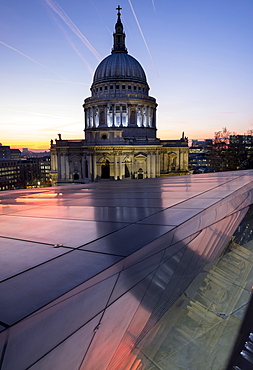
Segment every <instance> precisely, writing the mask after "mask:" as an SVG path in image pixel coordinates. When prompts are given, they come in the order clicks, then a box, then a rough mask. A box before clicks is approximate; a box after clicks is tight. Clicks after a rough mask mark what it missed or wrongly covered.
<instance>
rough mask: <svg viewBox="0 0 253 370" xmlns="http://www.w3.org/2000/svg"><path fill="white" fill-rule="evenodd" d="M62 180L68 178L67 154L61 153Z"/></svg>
mask: <svg viewBox="0 0 253 370" xmlns="http://www.w3.org/2000/svg"><path fill="white" fill-rule="evenodd" d="M60 157H61V178H62V179H65V178H66V170H65V154H63V153H61V156H60Z"/></svg>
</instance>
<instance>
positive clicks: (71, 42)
mask: <svg viewBox="0 0 253 370" xmlns="http://www.w3.org/2000/svg"><path fill="white" fill-rule="evenodd" d="M56 21H57V20H56ZM57 24H58V25H59V27H60V28H61V30H62V32H63V33H64V35H65V37H66V39H67V41H68V43H69V44H70V46H71V47H72V48H73V50H74V51H75V52H76V54H77V55H78V56H79V58H81V60H82V61H83V62H84V63H85V65H86V67H87V69H88V71H89V72H90V74H91V75H92V76H93V73H94V70H93V68H92V67H91V66H90V64H89V63H88V62H87V60H86V59H85V58H84V57H83V56H82V54H81V53H80V52H79V50H78V49H77V47H76V46H75V44H74V43H73V41H72V40H71V39H70V37H69V36H68V35H67V33H66V31H65V30H64V28H63V27H62V26H61V24H60V23H59V22H58V21H57Z"/></svg>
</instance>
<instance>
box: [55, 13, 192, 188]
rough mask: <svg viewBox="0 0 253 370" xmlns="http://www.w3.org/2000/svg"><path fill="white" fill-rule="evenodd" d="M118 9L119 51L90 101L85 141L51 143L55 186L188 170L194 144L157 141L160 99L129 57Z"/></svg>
mask: <svg viewBox="0 0 253 370" xmlns="http://www.w3.org/2000/svg"><path fill="white" fill-rule="evenodd" d="M120 10H121V8H120V7H118V8H117V12H118V13H117V22H116V25H115V32H114V34H113V48H112V52H111V54H110V55H109V56H107V57H106V58H104V59H103V60H102V61H101V62H100V64H99V65H98V67H97V69H96V71H95V73H94V77H93V82H92V85H91V89H90V90H91V96H90V97H88V98H87V99H85V101H84V104H83V107H84V113H85V140H63V139H62V138H61V136H59V140H56V141H55V144H54V143H53V142H51V162H52V175H53V179H54V182H55V183H56V182H59V183H64V182H72V181H77V182H84V181H85V182H86V181H94V180H98V179H100V178H110V179H115V180H121V179H124V178H131V179H134V178H152V177H153V178H154V177H159V176H160V175H161V174H162V175H170V174H174V173H176V174H177V173H180V174H184V173H187V171H188V143H187V139H185V137H184V134H183V135H182V138H181V139H180V140H173V141H172V140H160V139H158V138H157V137H156V130H157V127H156V108H157V103H156V100H155V98H153V97H151V96H149V85H148V83H147V79H146V75H145V72H144V70H143V68H142V66H141V64H140V63H139V62H138V61H137V60H136V59H135V58H134V57H132V56H131V55H129V54H128V51H127V48H126V45H125V37H126V36H125V33H124V30H123V25H122V22H121V13H120Z"/></svg>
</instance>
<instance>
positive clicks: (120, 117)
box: [120, 104, 122, 127]
mask: <svg viewBox="0 0 253 370" xmlns="http://www.w3.org/2000/svg"><path fill="white" fill-rule="evenodd" d="M120 127H122V104H120Z"/></svg>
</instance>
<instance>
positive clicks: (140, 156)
mask: <svg viewBox="0 0 253 370" xmlns="http://www.w3.org/2000/svg"><path fill="white" fill-rule="evenodd" d="M134 158H138V159H146V158H147V154H146V153H142V152H139V153H136V154H135V155H134Z"/></svg>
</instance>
